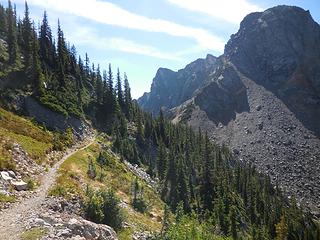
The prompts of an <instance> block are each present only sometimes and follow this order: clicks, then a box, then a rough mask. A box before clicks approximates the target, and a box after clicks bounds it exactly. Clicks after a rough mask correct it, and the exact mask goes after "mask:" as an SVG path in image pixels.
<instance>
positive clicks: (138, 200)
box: [131, 178, 148, 213]
mask: <svg viewBox="0 0 320 240" xmlns="http://www.w3.org/2000/svg"><path fill="white" fill-rule="evenodd" d="M131 203H132V206H133V208H134V209H135V210H137V211H139V212H141V213H145V212H146V211H147V208H148V204H147V202H146V199H145V198H144V191H143V187H141V186H140V184H139V182H138V179H137V178H136V179H135V180H134V182H133V184H132V201H131Z"/></svg>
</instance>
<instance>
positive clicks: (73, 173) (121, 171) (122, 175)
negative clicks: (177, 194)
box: [49, 138, 164, 240]
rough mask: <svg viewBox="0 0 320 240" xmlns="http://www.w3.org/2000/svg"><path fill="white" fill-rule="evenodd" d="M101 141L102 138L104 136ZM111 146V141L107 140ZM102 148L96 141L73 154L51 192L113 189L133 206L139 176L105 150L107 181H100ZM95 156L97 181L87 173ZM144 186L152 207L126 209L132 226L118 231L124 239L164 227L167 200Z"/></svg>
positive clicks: (105, 178) (78, 192) (51, 193)
mask: <svg viewBox="0 0 320 240" xmlns="http://www.w3.org/2000/svg"><path fill="white" fill-rule="evenodd" d="M99 141H100V142H101V141H102V139H101V138H100V139H99ZM106 145H107V146H110V143H107V142H106ZM100 151H101V148H100V145H99V144H98V143H94V144H92V145H90V146H89V147H88V148H86V149H84V150H81V151H79V152H77V153H75V154H74V155H72V156H71V157H69V158H68V159H67V160H66V161H65V162H64V163H63V164H62V165H61V166H60V169H59V172H60V176H59V177H58V179H57V180H56V184H55V185H54V186H53V188H52V189H51V190H50V193H49V194H50V195H54V196H63V197H65V198H69V197H71V196H73V195H74V194H77V195H79V196H82V197H83V196H84V190H85V189H84V188H85V187H84V186H86V185H90V186H91V187H93V188H95V189H103V188H112V189H114V190H115V191H116V193H117V195H118V197H119V198H120V199H121V200H122V201H123V202H125V203H127V204H128V205H129V206H130V202H131V187H132V183H133V181H134V179H135V175H134V174H133V173H132V172H130V171H129V169H128V168H127V167H126V166H125V164H124V163H122V162H120V160H119V158H118V157H116V156H114V155H113V154H110V153H107V152H105V153H104V156H105V157H106V158H107V165H106V166H105V167H104V168H103V169H102V173H103V175H104V178H103V181H102V182H100V181H99V180H98V179H99V176H100V172H101V169H100V167H99V166H98V165H97V163H96V162H95V159H96V158H97V157H98V155H99V153H100ZM90 158H91V159H94V163H95V165H96V169H97V177H96V179H95V180H92V179H90V178H89V177H88V176H87V170H88V163H89V159H90ZM139 184H140V186H142V187H143V188H144V194H145V198H146V199H147V201H148V203H149V205H150V207H149V209H148V211H147V212H146V213H144V214H143V213H139V212H137V211H135V210H134V209H133V208H132V207H131V206H130V207H129V208H128V209H127V208H125V209H124V212H125V216H126V219H125V222H127V223H128V224H129V225H130V226H131V227H129V228H124V229H122V230H121V231H120V232H119V233H118V235H119V236H118V237H119V239H120V240H126V239H131V235H132V232H134V231H150V232H155V231H159V230H160V229H161V219H162V215H163V209H164V203H163V202H162V200H161V199H160V198H159V196H158V195H157V193H155V192H154V190H153V189H151V188H150V187H148V186H147V184H146V183H145V182H144V181H142V180H139Z"/></svg>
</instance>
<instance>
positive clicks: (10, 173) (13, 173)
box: [8, 171, 17, 178]
mask: <svg viewBox="0 0 320 240" xmlns="http://www.w3.org/2000/svg"><path fill="white" fill-rule="evenodd" d="M8 174H9V176H10V177H12V178H16V177H17V175H16V173H15V172H14V171H8Z"/></svg>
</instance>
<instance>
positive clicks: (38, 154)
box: [0, 108, 53, 170]
mask: <svg viewBox="0 0 320 240" xmlns="http://www.w3.org/2000/svg"><path fill="white" fill-rule="evenodd" d="M0 121H1V125H0V169H12V170H14V169H15V163H14V162H13V161H12V156H11V154H12V150H13V144H14V143H17V144H19V145H20V146H21V147H22V148H23V149H24V150H25V151H26V152H27V153H28V155H29V156H30V157H31V158H32V159H34V160H35V161H37V162H41V161H43V160H44V158H45V156H46V154H47V153H48V152H49V151H51V150H52V148H53V144H52V142H53V136H52V134H51V133H50V132H49V131H46V130H45V129H44V128H43V127H41V126H38V125H37V124H35V123H33V122H32V121H31V120H28V119H25V118H22V117H20V116H17V115H15V114H13V113H11V112H8V111H6V110H4V109H2V108H0Z"/></svg>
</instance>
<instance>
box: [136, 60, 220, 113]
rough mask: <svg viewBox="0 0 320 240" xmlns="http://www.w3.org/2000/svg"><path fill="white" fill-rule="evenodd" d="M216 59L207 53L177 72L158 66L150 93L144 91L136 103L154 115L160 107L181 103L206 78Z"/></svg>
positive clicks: (170, 106)
mask: <svg viewBox="0 0 320 240" xmlns="http://www.w3.org/2000/svg"><path fill="white" fill-rule="evenodd" d="M216 60H217V58H216V57H214V56H212V55H210V54H208V55H207V57H206V58H205V59H197V60H196V61H194V62H192V63H190V64H188V65H187V66H186V67H185V68H184V69H181V70H179V71H178V72H174V71H171V70H169V69H166V68H159V70H158V71H157V74H156V76H155V77H154V79H153V82H152V85H151V91H150V93H144V95H143V96H142V97H141V98H139V99H138V103H139V104H140V106H141V107H142V108H143V109H144V110H146V111H150V112H152V113H153V114H154V115H157V114H158V113H159V110H160V108H161V107H166V108H168V109H170V108H172V107H175V106H177V105H179V104H181V103H183V102H184V101H186V100H187V99H189V98H190V97H192V96H193V94H194V91H195V90H197V89H198V88H199V87H200V86H201V85H202V84H203V83H204V82H205V81H206V80H207V77H208V74H209V73H210V72H212V71H213V69H214V67H215V65H216Z"/></svg>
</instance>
